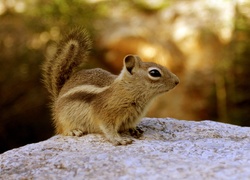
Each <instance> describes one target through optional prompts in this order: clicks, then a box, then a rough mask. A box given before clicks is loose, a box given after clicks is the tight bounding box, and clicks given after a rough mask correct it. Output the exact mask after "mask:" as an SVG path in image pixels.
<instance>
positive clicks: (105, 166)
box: [0, 118, 250, 180]
mask: <svg viewBox="0 0 250 180" xmlns="http://www.w3.org/2000/svg"><path fill="white" fill-rule="evenodd" d="M140 126H141V127H142V129H143V130H144V131H145V132H144V136H143V137H142V138H141V139H140V140H137V139H135V141H134V143H133V144H131V145H127V146H113V145H112V144H110V143H108V142H106V140H105V139H104V138H103V137H102V136H101V135H96V134H89V135H86V136H83V137H80V138H77V137H66V136H60V135H58V136H54V137H52V138H50V139H48V140H46V141H43V142H39V143H35V144H29V145H26V146H23V147H20V148H17V149H13V150H10V151H7V152H5V153H3V154H0V159H1V161H0V163H1V166H0V168H1V169H0V179H8V180H9V179H46V180H48V179H102V180H103V179H124V180H125V179H150V180H152V179H192V180H193V179H241V180H242V179H250V168H249V167H250V128H249V127H239V126H234V125H229V124H223V123H218V122H213V121H202V122H194V121H184V120H176V119H156V118H145V119H143V121H142V122H141V124H140Z"/></svg>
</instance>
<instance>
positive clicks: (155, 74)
mask: <svg viewBox="0 0 250 180" xmlns="http://www.w3.org/2000/svg"><path fill="white" fill-rule="evenodd" d="M149 74H150V75H151V76H153V77H161V73H160V72H159V71H158V70H157V69H153V70H151V71H149Z"/></svg>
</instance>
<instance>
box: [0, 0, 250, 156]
mask: <svg viewBox="0 0 250 180" xmlns="http://www.w3.org/2000/svg"><path fill="white" fill-rule="evenodd" d="M75 26H84V27H86V29H88V31H89V32H90V35H91V38H92V39H93V41H94V43H93V49H92V52H91V54H90V59H91V60H90V64H89V65H88V66H89V67H96V66H98V67H102V68H104V69H106V70H109V71H111V72H113V73H115V74H118V73H119V72H120V70H121V68H122V60H123V57H124V56H125V55H126V54H138V55H139V56H140V57H141V58H142V59H143V60H144V61H154V62H156V63H159V64H162V65H164V66H166V67H168V68H169V69H170V70H171V71H172V72H174V73H175V74H177V76H179V78H180V80H181V83H180V84H179V85H178V86H177V87H176V88H175V89H174V90H172V91H171V92H169V93H167V94H165V95H163V96H161V97H160V98H158V99H157V100H156V101H155V102H154V104H153V105H152V106H151V108H150V110H149V112H148V114H147V116H149V117H173V118H177V119H183V120H196V121H199V120H205V119H209V120H214V121H220V122H225V123H230V124H236V125H241V126H250V83H249V79H248V78H249V77H250V70H249V69H250V1H249V0H234V1H229V0H220V1H217V0H189V1H186V0H122V1H120V0H113V1H111V0H109V1H104V0H1V1H0V153H1V152H4V151H6V150H9V149H12V148H15V147H19V146H22V145H25V144H28V143H33V142H38V141H41V140H45V139H47V138H49V137H51V136H52V135H53V134H54V132H53V125H52V122H51V119H50V118H51V117H50V111H49V108H48V103H49V101H48V93H47V91H46V89H45V88H44V87H43V84H42V83H41V70H40V66H41V64H42V62H43V61H44V59H45V57H46V56H49V55H51V54H52V53H53V52H54V51H55V48H54V43H53V42H54V41H58V40H59V39H60V37H61V35H62V34H63V33H65V32H67V30H69V29H71V28H72V27H75Z"/></svg>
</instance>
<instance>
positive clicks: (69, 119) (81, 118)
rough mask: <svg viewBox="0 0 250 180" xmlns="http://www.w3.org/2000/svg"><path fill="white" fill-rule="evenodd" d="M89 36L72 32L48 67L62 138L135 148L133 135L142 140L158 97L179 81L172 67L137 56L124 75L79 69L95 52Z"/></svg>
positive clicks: (132, 57) (47, 77)
mask: <svg viewBox="0 0 250 180" xmlns="http://www.w3.org/2000/svg"><path fill="white" fill-rule="evenodd" d="M91 44H92V43H91V41H90V39H89V35H88V33H87V32H86V31H85V30H84V29H81V28H77V29H74V30H72V31H71V32H70V33H69V34H68V35H66V36H65V37H64V38H63V39H62V40H61V41H60V42H59V44H58V47H57V51H56V53H55V54H54V56H53V57H52V58H47V59H46V60H45V62H44V64H43V80H44V83H45V86H46V88H47V89H48V91H49V93H50V95H51V101H52V104H51V108H52V114H53V120H54V124H55V129H56V133H57V134H63V135H70V136H82V135H83V134H86V133H100V134H104V136H105V137H106V138H107V139H108V140H109V141H110V142H111V143H113V144H114V145H126V144H131V143H132V141H133V140H132V138H130V137H122V136H121V135H120V132H122V131H128V130H129V132H130V134H131V135H132V136H134V137H137V138H138V137H140V136H141V134H142V133H143V131H142V130H141V129H139V128H137V124H138V123H139V122H140V120H141V118H142V117H143V116H144V115H145V112H146V110H147V107H148V106H149V104H150V102H151V101H152V99H154V98H155V97H156V96H157V95H159V94H162V93H164V92H167V91H169V90H171V89H173V88H174V87H175V86H176V85H177V84H178V83H179V79H178V77H177V76H176V75H174V74H173V73H171V72H170V71H169V70H168V69H167V68H165V67H163V66H161V65H159V64H156V63H153V62H143V61H142V60H141V59H140V57H139V56H137V55H127V56H126V57H125V58H124V59H123V69H122V70H121V72H120V74H119V75H114V74H111V73H110V72H108V71H105V70H103V69H100V68H96V69H83V70H78V68H79V66H80V65H82V64H85V63H87V61H88V53H89V50H90V48H91Z"/></svg>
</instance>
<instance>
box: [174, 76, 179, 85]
mask: <svg viewBox="0 0 250 180" xmlns="http://www.w3.org/2000/svg"><path fill="white" fill-rule="evenodd" d="M174 83H175V85H177V84H179V83H180V80H179V78H178V77H177V76H176V75H175V81H174Z"/></svg>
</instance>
